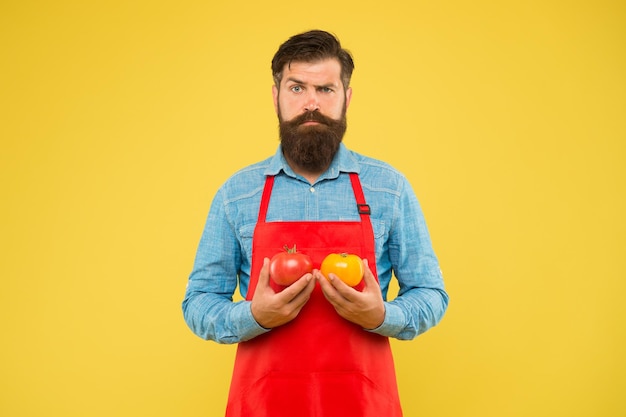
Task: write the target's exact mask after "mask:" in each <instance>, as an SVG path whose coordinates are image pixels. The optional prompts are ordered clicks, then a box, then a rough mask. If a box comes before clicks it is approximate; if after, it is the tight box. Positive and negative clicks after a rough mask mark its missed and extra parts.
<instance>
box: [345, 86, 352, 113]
mask: <svg viewBox="0 0 626 417" xmlns="http://www.w3.org/2000/svg"><path fill="white" fill-rule="evenodd" d="M350 100H352V87H348V89H347V90H346V109H347V108H348V106H349V105H350Z"/></svg>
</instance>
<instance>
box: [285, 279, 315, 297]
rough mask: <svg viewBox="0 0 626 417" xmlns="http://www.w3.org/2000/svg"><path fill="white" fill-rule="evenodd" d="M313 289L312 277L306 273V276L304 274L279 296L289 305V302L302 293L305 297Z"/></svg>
mask: <svg viewBox="0 0 626 417" xmlns="http://www.w3.org/2000/svg"><path fill="white" fill-rule="evenodd" d="M313 287H315V282H314V280H313V275H312V274H310V273H308V274H304V275H303V276H302V277H301V278H300V279H298V280H297V281H296V282H294V283H293V284H291V285H290V286H289V287H287V288H285V289H284V290H283V291H281V292H280V293H279V295H280V298H281V299H282V300H283V302H284V303H289V302H292V301H293V300H294V299H295V298H296V297H298V296H299V295H300V294H302V293H305V295H306V294H307V293H308V294H311V292H312V291H313Z"/></svg>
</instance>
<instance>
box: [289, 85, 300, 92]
mask: <svg viewBox="0 0 626 417" xmlns="http://www.w3.org/2000/svg"><path fill="white" fill-rule="evenodd" d="M291 91H293V92H294V93H301V92H302V86H299V85H294V86H293V87H291Z"/></svg>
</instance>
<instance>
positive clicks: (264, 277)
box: [255, 258, 270, 292]
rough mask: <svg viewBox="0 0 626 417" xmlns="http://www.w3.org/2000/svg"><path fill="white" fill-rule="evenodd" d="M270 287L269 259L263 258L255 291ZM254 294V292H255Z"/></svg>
mask: <svg viewBox="0 0 626 417" xmlns="http://www.w3.org/2000/svg"><path fill="white" fill-rule="evenodd" d="M269 286H270V258H263V266H262V267H261V271H260V272H259V279H258V281H257V289H259V290H265V289H266V288H268V287H269ZM255 292H256V291H255Z"/></svg>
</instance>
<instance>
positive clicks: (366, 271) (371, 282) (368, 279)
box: [363, 259, 379, 289]
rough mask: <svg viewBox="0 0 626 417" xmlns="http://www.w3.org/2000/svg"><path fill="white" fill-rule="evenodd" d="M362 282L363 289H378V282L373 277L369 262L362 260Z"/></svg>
mask: <svg viewBox="0 0 626 417" xmlns="http://www.w3.org/2000/svg"><path fill="white" fill-rule="evenodd" d="M363 282H364V283H365V288H366V289H367V288H378V287H379V285H378V280H377V279H376V277H375V276H374V273H373V272H372V270H371V269H370V266H369V262H368V260H367V259H363Z"/></svg>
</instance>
